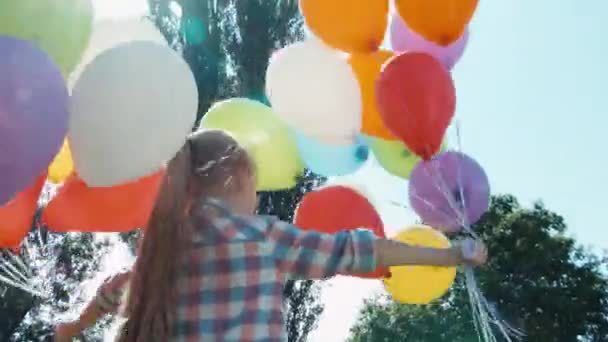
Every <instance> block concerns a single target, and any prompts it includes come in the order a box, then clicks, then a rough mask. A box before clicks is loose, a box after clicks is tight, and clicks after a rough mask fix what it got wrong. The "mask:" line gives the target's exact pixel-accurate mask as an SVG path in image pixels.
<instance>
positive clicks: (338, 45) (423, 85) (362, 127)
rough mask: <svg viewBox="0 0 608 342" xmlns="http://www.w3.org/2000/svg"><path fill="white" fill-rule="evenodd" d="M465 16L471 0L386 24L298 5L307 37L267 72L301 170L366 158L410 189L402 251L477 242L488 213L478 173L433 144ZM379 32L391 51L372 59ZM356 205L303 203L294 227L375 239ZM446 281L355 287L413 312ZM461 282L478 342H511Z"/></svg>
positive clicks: (378, 5)
mask: <svg viewBox="0 0 608 342" xmlns="http://www.w3.org/2000/svg"><path fill="white" fill-rule="evenodd" d="M476 6H477V0H458V1H457V0H439V1H428V0H395V1H394V6H392V7H393V11H392V13H391V6H390V4H389V1H388V0H374V1H366V0H348V1H347V0H335V1H324V0H300V10H301V12H302V14H303V15H304V19H305V23H306V25H307V28H308V30H309V31H310V32H311V33H312V34H313V35H314V37H312V38H310V39H308V40H306V41H303V42H298V43H294V44H292V45H290V46H287V47H285V48H283V49H281V50H279V51H278V52H276V53H275V54H274V55H273V56H272V58H271V60H270V63H269V66H268V70H267V74H266V82H267V83H266V92H267V96H268V99H269V101H270V103H271V104H272V108H273V110H274V111H275V113H276V114H277V115H278V116H280V117H281V118H282V119H283V120H284V121H285V122H286V123H287V124H288V125H289V126H290V130H291V131H292V135H294V136H295V137H296V140H297V144H298V148H299V150H300V153H301V156H302V158H303V160H304V163H305V165H306V166H307V167H308V168H309V169H311V170H313V171H315V172H317V173H321V174H323V175H326V176H341V175H344V174H347V173H351V172H353V171H355V170H356V169H358V168H359V167H361V165H362V164H363V162H365V160H366V159H367V157H368V155H369V151H368V149H371V151H372V152H373V154H374V155H375V156H376V159H377V160H378V161H379V163H380V164H381V165H382V166H383V167H384V168H385V169H386V170H387V171H388V172H390V173H392V174H394V175H396V176H399V177H401V178H405V179H409V180H410V182H409V200H410V203H411V207H412V208H413V209H414V211H415V212H416V213H417V214H418V215H419V216H420V217H421V219H422V221H423V222H425V224H426V225H425V226H420V225H419V226H413V227H410V228H408V229H406V230H404V231H402V232H401V233H399V234H398V235H397V236H396V237H395V239H397V240H400V241H403V242H406V243H409V244H413V245H420V246H432V247H437V248H447V247H449V240H448V239H447V237H446V236H445V235H444V233H455V232H458V231H461V230H463V231H464V232H465V233H467V234H470V235H472V236H473V237H476V234H475V233H474V232H473V231H472V229H471V226H472V225H473V224H474V223H475V222H477V220H479V219H480V218H481V216H482V215H483V214H484V213H485V212H486V211H487V209H488V207H489V201H490V190H489V182H488V178H487V176H486V174H485V172H484V171H483V169H482V168H481V166H480V165H479V164H478V163H477V162H476V161H475V160H473V159H472V158H471V157H469V156H467V155H465V154H464V153H462V152H457V151H446V146H445V142H444V138H445V135H446V130H447V129H448V127H449V125H450V124H451V122H452V119H453V116H454V112H455V109H456V95H455V87H454V83H453V80H452V78H451V74H450V69H451V68H452V67H453V66H454V65H455V63H456V62H457V61H458V59H459V58H460V57H461V56H462V54H463V51H464V48H465V46H466V44H467V42H468V35H469V31H468V23H469V21H470V20H471V18H472V16H473V14H474V12H475V9H476ZM389 17H390V23H389V22H388V18H389ZM387 29H390V41H391V43H392V47H393V51H389V50H382V49H380V44H381V43H382V41H383V38H384V35H385V31H387ZM360 196H362V194H361V192H357V191H353V190H352V189H348V188H344V187H341V186H337V187H327V188H323V189H320V190H318V191H315V192H312V193H309V194H307V195H305V197H304V199H303V201H302V203H300V206H299V208H298V210H297V212H296V223H297V224H299V225H300V226H301V227H303V228H305V229H316V230H321V231H324V232H334V231H335V230H337V229H344V228H353V229H354V228H357V227H373V229H374V231H375V232H376V234H377V235H378V236H380V237H384V236H385V232H384V228H383V225H382V223H381V221H380V222H379V223H374V222H376V221H375V217H376V216H377V214H376V212H375V211H374V208H373V206H370V205H369V203H367V204H366V205H363V204H356V203H363V201H362V199H361V198H360ZM363 197H365V196H364V194H363ZM345 213H348V215H345ZM353 213H355V215H354V216H351V215H352V214H353ZM359 215H363V216H361V217H360V216H359ZM345 216H347V217H345ZM431 227H432V228H431ZM455 275H456V270H455V268H438V267H423V266H407V267H395V268H391V269H390V270H381V269H379V270H377V271H376V272H375V273H374V274H371V275H355V276H359V277H378V276H379V277H381V278H384V283H385V286H386V288H387V290H388V291H389V292H390V293H391V294H392V296H393V298H394V299H396V300H398V301H400V302H402V303H410V304H424V303H429V302H430V301H432V300H435V299H437V298H438V297H440V296H442V295H443V294H445V293H446V292H447V290H448V289H449V288H450V286H451V285H452V283H453V282H454V279H455ZM465 278H466V285H467V290H468V292H469V297H470V302H471V306H472V309H473V315H474V318H475V323H476V325H477V328H478V332H479V335H480V337H483V339H484V340H486V341H496V337H495V336H494V333H493V331H499V332H500V333H501V334H502V335H503V337H504V338H505V339H507V340H511V336H512V335H517V333H518V332H517V331H515V330H514V329H512V328H511V327H509V326H508V325H507V324H506V323H505V322H503V321H501V320H500V318H499V317H498V314H497V313H496V311H495V309H494V308H493V307H492V306H491V305H490V304H489V303H488V302H487V300H486V299H485V298H484V297H483V295H482V294H481V292H480V290H479V288H478V286H477V282H476V280H475V276H474V273H473V270H472V269H471V268H468V267H467V268H465ZM494 327H495V328H496V330H493V328H494Z"/></svg>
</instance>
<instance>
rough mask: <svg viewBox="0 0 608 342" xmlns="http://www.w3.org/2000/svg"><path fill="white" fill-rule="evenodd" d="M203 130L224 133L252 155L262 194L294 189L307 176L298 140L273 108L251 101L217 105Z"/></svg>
mask: <svg viewBox="0 0 608 342" xmlns="http://www.w3.org/2000/svg"><path fill="white" fill-rule="evenodd" d="M200 128H215V129H224V130H226V131H228V132H230V133H231V134H232V135H233V136H234V138H235V139H236V140H237V141H238V142H239V143H240V144H241V145H242V146H243V147H244V148H245V149H247V151H248V152H249V154H250V155H251V157H252V158H253V160H254V161H255V164H256V169H257V183H258V184H257V186H258V190H259V191H273V190H283V189H288V188H292V187H294V186H295V185H296V181H297V178H298V176H300V175H302V173H303V172H304V163H303V161H302V159H301V157H300V154H299V152H298V147H297V145H296V142H295V140H294V139H293V137H292V136H291V134H290V132H289V128H288V126H287V124H285V123H284V122H283V121H282V120H281V119H280V118H279V117H278V116H276V115H275V114H274V112H273V110H272V108H270V107H268V106H266V105H264V104H262V103H260V102H257V101H254V100H249V99H244V98H233V99H228V100H225V101H221V102H218V103H216V104H214V105H213V106H212V107H211V108H210V109H209V111H208V112H207V113H206V114H205V115H204V116H203V119H202V120H201V123H200Z"/></svg>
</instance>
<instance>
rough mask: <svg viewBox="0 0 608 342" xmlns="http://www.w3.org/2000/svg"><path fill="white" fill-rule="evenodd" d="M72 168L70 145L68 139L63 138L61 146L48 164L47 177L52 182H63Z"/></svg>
mask: <svg viewBox="0 0 608 342" xmlns="http://www.w3.org/2000/svg"><path fill="white" fill-rule="evenodd" d="M73 170H74V161H73V160H72V152H71V151H70V145H69V144H68V139H65V141H64V142H63V146H62V147H61V150H60V151H59V153H57V155H56V156H55V159H54V160H53V162H52V163H51V165H50V166H49V174H48V179H49V181H50V182H52V183H55V184H57V183H63V181H65V179H66V178H68V176H69V175H70V174H71V173H72V171H73Z"/></svg>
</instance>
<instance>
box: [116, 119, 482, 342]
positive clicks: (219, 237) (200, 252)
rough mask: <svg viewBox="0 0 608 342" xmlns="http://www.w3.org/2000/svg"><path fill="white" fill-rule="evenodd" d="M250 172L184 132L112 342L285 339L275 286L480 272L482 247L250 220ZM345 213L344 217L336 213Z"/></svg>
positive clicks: (224, 146)
mask: <svg viewBox="0 0 608 342" xmlns="http://www.w3.org/2000/svg"><path fill="white" fill-rule="evenodd" d="M256 205H257V198H256V184H255V166H254V164H253V162H252V160H251V159H250V157H249V156H248V154H247V152H245V150H244V149H243V148H242V147H241V146H239V145H238V143H237V142H236V141H235V140H234V139H233V138H232V137H230V136H229V135H228V134H226V133H224V132H222V131H219V130H203V131H199V132H197V133H194V134H192V135H191V136H189V138H188V139H187V141H186V143H185V145H184V146H183V148H182V149H181V150H180V151H179V152H178V153H177V155H176V156H175V158H174V159H173V160H172V161H171V162H170V163H169V165H168V166H167V171H166V176H165V179H164V181H163V185H162V187H161V190H160V192H159V197H158V199H157V202H156V205H155V208H154V210H153V212H152V215H151V217H150V221H149V223H148V227H147V230H146V234H145V236H144V238H143V242H142V245H141V248H140V251H139V255H138V259H137V261H136V264H135V267H134V271H133V273H132V274H131V278H130V285H129V290H128V294H127V298H126V303H125V307H124V310H125V315H126V316H127V320H126V323H125V324H124V326H123V328H122V332H121V333H120V336H118V338H117V341H120V342H144V341H145V342H148V341H158V342H164V341H241V342H253V341H265V342H280V341H286V336H285V331H284V322H283V312H282V309H283V296H282V294H283V285H284V283H285V281H286V280H288V279H293V278H307V279H320V278H327V277H331V276H333V275H336V274H338V273H365V272H371V271H374V270H375V269H376V267H377V266H378V265H381V266H387V267H390V266H398V265H411V264H415V265H435V266H456V265H460V264H462V263H467V264H471V265H481V264H483V263H485V261H486V259H487V252H486V248H485V246H484V245H483V244H482V243H480V242H474V241H473V240H466V241H465V242H464V243H463V244H459V245H456V246H454V247H452V248H450V249H433V248H422V247H414V246H409V245H406V244H402V243H399V242H395V241H390V240H386V239H379V238H377V237H376V236H375V235H374V234H372V233H371V232H370V231H367V230H363V229H361V230H355V231H344V232H341V233H338V234H335V235H326V234H321V233H317V232H310V231H302V230H300V229H298V228H297V227H294V226H293V225H291V224H289V223H285V222H280V221H278V220H276V219H274V218H270V217H261V216H254V212H255V209H256ZM345 215H347V213H345Z"/></svg>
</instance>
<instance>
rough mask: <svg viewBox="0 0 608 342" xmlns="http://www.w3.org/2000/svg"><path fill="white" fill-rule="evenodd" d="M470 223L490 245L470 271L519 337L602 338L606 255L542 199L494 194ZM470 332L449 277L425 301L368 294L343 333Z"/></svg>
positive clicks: (419, 337)
mask: <svg viewBox="0 0 608 342" xmlns="http://www.w3.org/2000/svg"><path fill="white" fill-rule="evenodd" d="M474 228H475V230H476V231H477V232H478V233H480V234H481V236H482V237H483V239H484V240H485V241H486V242H487V243H488V247H489V249H490V252H491V259H490V262H489V264H488V266H487V267H486V268H482V269H479V270H478V271H477V274H478V280H479V282H480V286H481V288H482V291H483V293H484V294H485V295H486V297H487V298H488V300H490V301H491V302H492V303H494V304H495V305H496V307H497V309H498V310H499V312H500V313H501V314H502V315H503V316H504V317H503V318H505V319H506V320H507V321H508V322H510V323H511V324H512V325H513V326H515V327H516V328H519V329H520V330H521V331H523V332H524V333H525V334H526V336H525V337H524V338H523V340H524V341H544V342H553V341H555V342H570V341H572V342H574V341H608V279H607V278H606V273H604V271H605V269H602V267H603V265H606V263H605V261H606V260H601V259H600V258H598V257H597V256H596V255H594V254H592V253H590V252H589V251H587V250H585V249H583V248H581V247H579V246H577V245H576V243H575V241H574V240H573V239H572V238H569V237H567V236H566V225H565V224H564V220H563V218H562V217H560V216H559V215H557V214H555V213H553V212H551V211H549V210H547V209H546V208H545V207H544V206H543V205H542V204H535V205H534V206H533V207H532V208H531V209H524V208H521V207H520V205H519V204H518V203H517V201H516V199H515V198H513V197H512V196H499V197H495V198H494V199H493V200H492V205H491V208H490V210H489V212H488V213H487V214H486V215H485V216H484V217H483V219H482V220H481V221H480V222H479V223H478V224H477V225H476V226H475V227H474ZM474 332H475V328H474V326H473V322H472V318H471V314H470V310H469V307H468V298H467V297H466V292H465V289H464V287H463V285H462V282H457V283H456V285H455V286H454V287H453V288H452V289H451V290H450V292H449V293H448V294H447V295H446V296H445V297H444V298H443V299H442V300H440V301H438V302H437V303H434V304H431V305H426V306H407V305H399V304H395V303H394V302H392V301H391V300H390V299H388V298H386V297H382V298H375V299H373V300H370V301H368V302H367V303H366V305H365V306H364V308H363V310H362V311H361V312H360V320H359V321H358V323H357V324H356V325H355V326H354V327H353V328H352V330H351V337H350V341H353V342H359V341H366V342H367V341H374V342H376V341H404V340H405V341H456V342H473V341H477V336H476V335H475V333H474ZM497 336H498V335H497Z"/></svg>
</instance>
